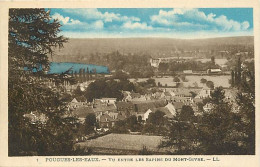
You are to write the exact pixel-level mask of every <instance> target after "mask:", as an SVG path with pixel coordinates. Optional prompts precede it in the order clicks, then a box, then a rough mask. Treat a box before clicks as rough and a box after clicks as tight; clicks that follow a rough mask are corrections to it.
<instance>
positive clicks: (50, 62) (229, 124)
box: [8, 9, 255, 156]
mask: <svg viewBox="0 0 260 167" xmlns="http://www.w3.org/2000/svg"><path fill="white" fill-rule="evenodd" d="M53 10H54V9H53ZM82 10H84V9H82ZM103 10H105V9H103ZM122 10H123V9H122ZM124 10H127V9H124ZM128 10H130V9H128ZM140 10H142V9H140ZM226 10H228V9H226ZM57 11H58V10H57ZM185 12H186V10H184V12H183V13H181V12H177V11H175V13H174V14H175V15H176V13H177V14H178V15H184V16H185ZM193 12H194V11H193ZM195 12H198V10H195ZM200 12H201V11H200ZM204 12H205V11H204ZM68 13H69V12H68ZM160 13H163V12H161V11H160ZM9 16H10V17H9V39H8V42H9V43H8V45H9V49H8V60H9V62H8V63H9V64H8V65H9V69H8V71H9V78H8V102H9V103H8V119H9V120H8V123H9V124H8V141H9V142H8V153H9V154H8V155H9V156H46V155H58V156H59V155H254V154H255V66H254V37H253V36H252V35H248V36H243V35H241V36H228V37H217V36H216V37H210V38H200V36H197V38H190V39H181V38H173V37H169V38H168V37H165V36H162V37H150V36H148V37H147V36H146V37H135V36H134V37H120V38H117V37H115V38H111V37H107V38H94V37H93V38H77V37H66V35H63V34H60V32H62V27H63V26H66V25H68V24H67V23H68V19H67V22H65V21H63V22H62V19H63V20H64V19H65V18H63V17H61V16H60V15H58V14H57V13H55V14H53V13H51V12H50V11H49V10H47V9H10V11H9ZM57 16H59V18H56V17H57ZM117 16H121V15H117ZM207 16H208V20H210V18H211V17H210V16H211V15H210V14H208V15H207ZM124 18H125V17H124ZM153 18H154V17H153V16H151V20H153ZM219 18H223V17H221V16H220V17H219ZM65 20H66V19H65ZM216 20H217V18H216ZM70 21H71V25H72V23H73V25H74V22H75V20H72V19H71V20H70ZM210 22H213V21H212V20H210ZM76 23H78V26H80V25H82V24H79V21H78V22H76ZM76 23H75V24H76ZM104 23H106V22H105V21H104ZM216 23H218V22H216ZM231 23H233V22H231ZM135 25H139V24H135ZM142 25H144V24H142ZM245 25H246V28H248V25H247V24H246V23H245V22H243V23H242V24H241V31H242V30H244V29H245V28H244V29H243V28H242V27H243V26H245ZM89 26H90V25H89ZM146 26H147V27H148V29H149V30H150V29H152V28H149V26H148V25H146ZM174 26H176V25H174ZM218 26H219V25H218ZM224 30H225V31H226V29H224ZM224 30H223V31H224ZM236 30H237V29H235V30H234V31H236ZM64 31H66V29H65V30H64ZM95 31H97V32H98V30H96V29H95ZM129 31H131V30H129ZM230 31H231V29H230ZM194 33H196V32H194ZM79 34H81V32H80V33H79Z"/></svg>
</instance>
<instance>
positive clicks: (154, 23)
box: [51, 8, 253, 39]
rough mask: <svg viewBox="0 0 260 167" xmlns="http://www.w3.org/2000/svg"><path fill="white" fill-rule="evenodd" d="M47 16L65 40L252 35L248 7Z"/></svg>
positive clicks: (77, 11)
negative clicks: (58, 22)
mask: <svg viewBox="0 0 260 167" xmlns="http://www.w3.org/2000/svg"><path fill="white" fill-rule="evenodd" d="M51 17H52V18H53V19H58V20H59V21H60V23H61V24H62V27H61V30H62V31H61V34H62V35H64V36H66V37H69V38H133V37H159V38H182V39H194V38H214V37H229V36H253V9H252V8H84V9H83V8H77V9H76V8H74V9H73V8H59V9H54V8H52V9H51Z"/></svg>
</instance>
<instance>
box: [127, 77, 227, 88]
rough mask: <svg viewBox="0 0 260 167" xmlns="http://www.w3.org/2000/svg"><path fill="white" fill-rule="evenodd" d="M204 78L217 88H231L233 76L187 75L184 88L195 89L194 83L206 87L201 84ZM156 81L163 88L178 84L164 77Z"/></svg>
mask: <svg viewBox="0 0 260 167" xmlns="http://www.w3.org/2000/svg"><path fill="white" fill-rule="evenodd" d="M202 78H205V79H206V80H208V81H212V82H214V85H215V87H219V86H222V87H224V88H228V87H230V84H229V79H231V76H229V75H221V76H219V75H204V76H198V75H187V76H186V79H187V82H183V85H184V87H194V83H195V82H196V83H197V84H198V87H206V85H205V84H202V83H200V80H201V79H202ZM147 79H148V78H139V79H137V80H135V79H130V81H131V82H133V81H137V82H142V81H146V80H147ZM153 79H154V80H155V83H156V85H158V82H160V83H161V84H162V85H163V86H165V84H167V86H176V83H175V82H173V77H162V78H153Z"/></svg>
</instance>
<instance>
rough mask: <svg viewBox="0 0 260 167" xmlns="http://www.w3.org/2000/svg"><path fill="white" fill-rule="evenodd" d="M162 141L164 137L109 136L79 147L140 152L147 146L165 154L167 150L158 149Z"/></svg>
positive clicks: (150, 149)
mask: <svg viewBox="0 0 260 167" xmlns="http://www.w3.org/2000/svg"><path fill="white" fill-rule="evenodd" d="M162 140H163V137H162V136H146V135H130V134H108V135H105V136H102V137H99V138H97V139H93V140H88V141H86V142H81V143H78V144H77V145H80V147H88V148H92V149H104V150H107V149H109V150H126V151H127V150H130V151H135V152H139V151H140V150H142V149H143V147H144V146H145V147H146V148H147V149H148V150H149V151H153V152H165V149H159V148H158V145H159V144H160V143H161V141H162Z"/></svg>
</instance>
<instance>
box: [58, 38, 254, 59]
mask: <svg viewBox="0 0 260 167" xmlns="http://www.w3.org/2000/svg"><path fill="white" fill-rule="evenodd" d="M229 45H245V46H253V45H254V37H253V36H242V37H223V38H208V39H173V38H93V39H92V38H85V39H69V41H68V43H65V44H64V48H62V49H60V50H57V51H56V54H57V55H60V56H54V57H53V61H68V60H71V58H72V57H79V56H80V57H85V56H86V57H87V56H89V55H90V54H96V53H111V52H114V51H119V52H121V53H125V54H129V53H148V54H151V55H156V54H158V53H171V52H174V51H176V50H211V49H214V48H216V47H218V50H219V49H223V50H224V49H225V47H223V46H229Z"/></svg>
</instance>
